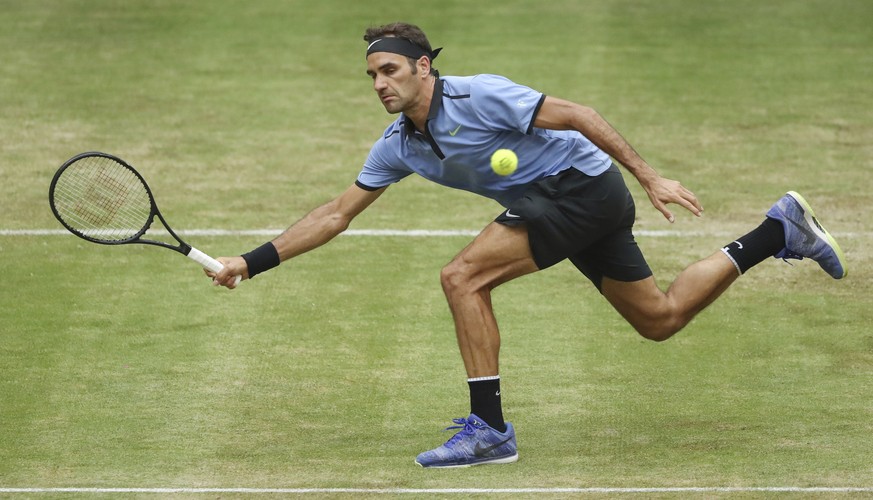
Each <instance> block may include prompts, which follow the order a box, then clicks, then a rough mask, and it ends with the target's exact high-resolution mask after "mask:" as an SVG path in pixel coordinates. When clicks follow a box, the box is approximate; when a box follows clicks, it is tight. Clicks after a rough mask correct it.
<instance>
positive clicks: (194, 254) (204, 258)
mask: <svg viewBox="0 0 873 500" xmlns="http://www.w3.org/2000/svg"><path fill="white" fill-rule="evenodd" d="M188 258H190V259H191V260H193V261H194V262H196V263H198V264H200V265H201V266H203V267H205V268H206V269H209V270H210V271H212V272H215V273H217V272H218V271H221V270H222V269H224V266H223V265H222V264H221V262H218V261H217V260H215V259H213V258H212V257H210V256H208V255H206V254H205V253H203V252H201V251H200V250H197V249H196V248H194V247H191V251H190V252H188ZM240 280H242V276H240V275H236V276H235V277H234V280H233V284H234V286H236V285H239V282H240Z"/></svg>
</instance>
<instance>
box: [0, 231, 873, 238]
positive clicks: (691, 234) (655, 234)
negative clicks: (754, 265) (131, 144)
mask: <svg viewBox="0 0 873 500" xmlns="http://www.w3.org/2000/svg"><path fill="white" fill-rule="evenodd" d="M282 231H283V229H242V230H235V229H187V230H179V231H176V233H178V234H179V235H180V236H278V235H279V234H281V233H282ZM479 232H480V231H478V230H475V229H349V230H347V231H346V232H344V233H342V235H343V236H408V237H452V236H467V237H472V236H476V235H478V234H479ZM149 233H150V234H156V235H160V234H164V235H166V234H167V232H166V231H164V230H162V229H155V230H153V231H149ZM831 234H833V235H834V237H839V238H873V232H870V231H865V232H846V233H831ZM634 235H636V236H644V237H651V238H667V237H676V238H700V237H706V236H711V237H719V238H729V237H735V236H736V233H732V232H727V231H675V230H670V229H662V230H650V229H637V230H634ZM0 236H72V235H71V234H70V232H69V231H66V230H64V229H0Z"/></svg>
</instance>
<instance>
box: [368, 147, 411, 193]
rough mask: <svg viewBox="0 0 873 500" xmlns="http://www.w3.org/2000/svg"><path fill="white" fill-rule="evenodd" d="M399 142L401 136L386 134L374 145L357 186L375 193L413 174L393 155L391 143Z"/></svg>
mask: <svg viewBox="0 0 873 500" xmlns="http://www.w3.org/2000/svg"><path fill="white" fill-rule="evenodd" d="M392 140H393V141H395V142H397V141H399V140H400V134H399V133H394V134H386V137H383V138H381V139H379V140H378V141H376V143H375V144H373V147H372V148H370V154H369V155H367V160H366V161H365V162H364V166H363V168H362V169H361V173H360V174H358V179H357V181H356V182H355V184H357V185H358V187H360V188H361V189H366V190H370V191H375V190H377V189H381V188H383V187H385V186H388V185H391V184H394V183H395V182H398V181H400V180H401V179H403V178H404V177H406V176H408V175H409V174H411V173H412V171H410V170H409V169H408V168H406V166H405V165H403V163H402V162H400V161H399V159H397V157H396V155H394V154H392V145H391V144H389V141H392Z"/></svg>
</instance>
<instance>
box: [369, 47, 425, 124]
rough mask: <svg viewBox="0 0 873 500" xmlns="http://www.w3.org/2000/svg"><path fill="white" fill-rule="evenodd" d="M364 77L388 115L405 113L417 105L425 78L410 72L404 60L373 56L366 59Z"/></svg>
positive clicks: (387, 54) (394, 56)
mask: <svg viewBox="0 0 873 500" xmlns="http://www.w3.org/2000/svg"><path fill="white" fill-rule="evenodd" d="M367 74H368V75H370V77H371V78H372V79H373V90H375V91H376V94H377V95H378V96H379V100H380V101H382V105H383V106H385V111H387V112H388V113H391V114H395V113H400V112H403V111H407V110H409V109H412V108H413V107H414V106H415V105H416V104H417V103H418V102H420V94H421V89H422V86H423V81H424V78H423V75H422V72H421V71H416V73H413V72H412V67H410V65H409V60H408V59H407V58H406V57H405V56H402V55H400V54H394V53H392V52H374V53H372V54H370V55H369V56H367Z"/></svg>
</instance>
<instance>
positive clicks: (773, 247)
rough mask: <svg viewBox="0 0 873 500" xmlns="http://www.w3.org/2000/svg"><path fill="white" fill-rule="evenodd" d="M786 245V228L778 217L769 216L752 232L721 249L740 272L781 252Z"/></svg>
mask: <svg viewBox="0 0 873 500" xmlns="http://www.w3.org/2000/svg"><path fill="white" fill-rule="evenodd" d="M784 247H785V228H784V227H783V226H782V223H781V222H779V221H778V220H776V219H771V218H769V217H768V218H767V219H765V220H764V222H762V223H761V225H760V226H758V227H756V228H755V229H753V230H752V231H751V232H749V233H748V234H746V235H745V236H742V237H740V238H737V239H736V240H735V241H733V242H731V243H730V244H728V245H726V246H725V247H724V248H722V249H721V251H722V252H724V254H725V255H727V256H728V258H729V259H731V261H732V262H733V263H734V265H735V266H736V267H737V271H739V272H740V274H743V273H745V272H746V271H748V270H749V269H750V268H751V267H752V266H754V265H756V264H758V263H760V262H762V261H764V260H765V259H767V258H768V257H772V256H774V255H776V254H777V253H779V251H780V250H782V249H783V248H784Z"/></svg>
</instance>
